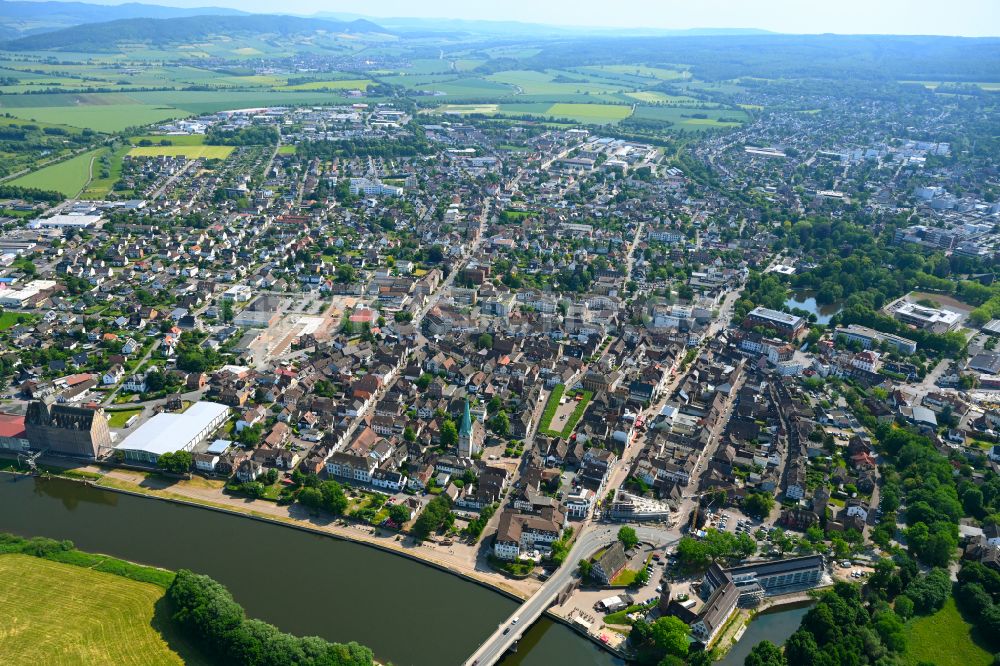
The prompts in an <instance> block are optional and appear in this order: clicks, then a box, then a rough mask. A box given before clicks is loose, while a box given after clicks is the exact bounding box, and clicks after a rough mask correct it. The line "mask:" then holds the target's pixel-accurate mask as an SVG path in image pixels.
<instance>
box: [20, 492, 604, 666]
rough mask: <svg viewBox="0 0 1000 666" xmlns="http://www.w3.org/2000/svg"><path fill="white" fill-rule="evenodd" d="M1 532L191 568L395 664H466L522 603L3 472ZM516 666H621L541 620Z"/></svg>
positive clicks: (256, 608)
mask: <svg viewBox="0 0 1000 666" xmlns="http://www.w3.org/2000/svg"><path fill="white" fill-rule="evenodd" d="M0 532H13V533H15V534H19V535H23V536H47V537H51V538H54V539H70V540H72V541H73V542H74V543H75V544H76V546H77V547H78V548H80V549H81V550H86V551H92V552H98V553H105V554H107V555H113V556H115V557H120V558H123V559H127V560H132V561H135V562H140V563H143V564H151V565H154V566H159V567H163V568H166V569H175V570H176V569H191V570H192V571H195V572H198V573H203V574H207V575H209V576H211V577H212V578H214V579H216V580H218V581H219V582H220V583H222V584H223V585H225V586H226V587H228V588H229V590H230V591H231V592H232V593H233V596H234V597H235V598H236V601H238V602H239V603H240V604H241V605H242V606H243V607H244V608H245V609H246V611H247V614H248V615H249V616H250V617H255V618H259V619H262V620H266V621H268V622H271V623H272V624H275V625H277V626H278V627H280V628H281V629H282V630H284V631H288V632H291V633H294V634H298V635H318V636H322V637H324V638H326V639H328V640H331V641H341V642H346V641H351V640H354V641H358V642H359V643H362V644H364V645H367V646H369V647H371V648H372V650H374V651H375V655H376V657H377V658H378V659H379V660H381V661H383V662H385V661H391V662H392V663H393V664H395V665H396V666H447V665H449V664H460V663H462V661H463V660H464V659H465V658H466V657H468V655H470V654H472V652H473V650H474V649H475V647H476V646H477V645H478V644H479V642H480V641H482V640H483V639H485V638H486V637H487V636H488V635H489V634H490V633H491V632H492V631H493V629H494V627H496V625H497V624H498V623H499V622H502V621H503V620H504V618H506V617H507V616H508V615H510V614H511V613H512V612H513V611H514V608H515V602H514V601H512V600H510V599H508V598H506V597H504V596H502V595H500V594H498V593H496V592H493V591H492V590H489V589H487V588H484V587H481V586H479V585H476V584H473V583H470V582H468V581H465V580H463V579H461V578H458V577H456V576H452V575H450V574H447V573H444V572H442V571H439V570H437V569H434V568H432V567H428V566H425V565H422V564H420V563H418V562H414V561H411V560H408V559H406V558H403V557H400V556H397V555H393V554H390V553H386V552H382V551H380V550H377V549H374V548H370V547H367V546H363V545H359V544H355V543H350V542H347V541H341V540H338V539H332V538H329V537H324V536H320V535H315V534H309V533H308V532H303V531H300V530H294V529H289V528H287V527H283V526H281V525H275V524H269V523H264V522H260V521H255V520H249V519H246V518H241V517H238V516H232V515H227V514H223V513H219V512H216V511H209V510H206V509H199V508H195V507H189V506H183V505H178V504H173V503H170V502H164V501H160V500H154V499H147V498H142V497H134V496H131V495H123V494H121V493H115V492H111V491H107V490H101V489H97V488H92V487H88V486H85V485H83V484H81V483H76V482H72V481H66V480H61V479H37V478H31V477H17V476H11V475H8V474H2V473H0ZM507 663H511V664H521V665H523V666H543V665H549V664H560V663H566V664H573V665H574V666H575V665H577V664H579V665H580V666H591V665H592V666H611V665H612V664H615V663H619V662H617V660H615V659H613V658H612V657H611V655H609V654H608V653H606V652H603V651H601V650H600V649H599V648H597V647H596V646H594V645H593V644H591V643H590V642H589V641H587V640H585V639H583V638H581V637H580V636H578V635H576V634H575V633H574V632H573V631H571V630H570V629H568V628H566V627H564V626H562V625H560V624H557V623H553V622H551V621H548V620H543V621H542V622H539V623H538V624H536V625H535V626H534V627H533V628H532V629H531V630H530V631H529V632H528V633H527V634H526V635H525V637H524V639H523V640H522V641H521V647H520V649H519V651H518V654H517V655H514V656H512V657H511V658H509V660H508V662H507Z"/></svg>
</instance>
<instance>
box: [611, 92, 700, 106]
mask: <svg viewBox="0 0 1000 666" xmlns="http://www.w3.org/2000/svg"><path fill="white" fill-rule="evenodd" d="M625 95H626V96H627V97H630V98H632V99H634V100H637V101H639V102H645V103H646V104H692V103H697V102H698V100H697V99H695V98H694V97H688V96H687V95H668V94H667V93H664V92H660V91H658V90H640V91H639V92H630V93H625Z"/></svg>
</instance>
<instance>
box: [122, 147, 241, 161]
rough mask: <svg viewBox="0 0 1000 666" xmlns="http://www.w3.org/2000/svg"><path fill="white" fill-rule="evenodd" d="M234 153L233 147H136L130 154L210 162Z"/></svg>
mask: <svg viewBox="0 0 1000 666" xmlns="http://www.w3.org/2000/svg"><path fill="white" fill-rule="evenodd" d="M232 152H233V146H204V145H202V146H197V145H194V146H135V147H134V148H132V149H131V150H130V151H128V154H129V156H130V157H161V156H164V155H168V156H170V157H186V158H187V159H189V160H195V159H199V158H205V159H208V160H212V159H215V160H224V159H226V158H227V157H229V155H230V154H231V153H232Z"/></svg>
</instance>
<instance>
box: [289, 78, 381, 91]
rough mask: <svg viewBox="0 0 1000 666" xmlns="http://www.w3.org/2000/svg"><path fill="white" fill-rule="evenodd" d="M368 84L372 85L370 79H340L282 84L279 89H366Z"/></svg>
mask: <svg viewBox="0 0 1000 666" xmlns="http://www.w3.org/2000/svg"><path fill="white" fill-rule="evenodd" d="M370 85H372V81H371V80H370V79H340V80H331V81H310V82H308V83H298V84H295V85H291V86H282V87H281V88H279V90H367V89H368V86H370Z"/></svg>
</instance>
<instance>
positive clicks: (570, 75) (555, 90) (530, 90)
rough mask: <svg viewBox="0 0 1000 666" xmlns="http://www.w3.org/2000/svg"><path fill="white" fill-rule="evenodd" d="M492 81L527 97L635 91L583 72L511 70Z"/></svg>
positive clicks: (492, 77)
mask: <svg viewBox="0 0 1000 666" xmlns="http://www.w3.org/2000/svg"><path fill="white" fill-rule="evenodd" d="M487 78H488V79H489V80H490V81H494V82H496V83H502V84H505V85H508V86H511V87H513V88H516V89H517V92H519V93H521V94H525V95H549V94H568V93H616V92H621V91H623V90H634V88H635V86H628V85H627V84H625V83H623V82H620V81H607V80H604V79H600V78H596V77H593V76H588V75H587V74H586V73H581V72H564V71H553V70H547V71H544V72H538V71H534V70H510V71H507V72H499V73H497V74H491V75H490V76H488V77H487Z"/></svg>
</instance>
